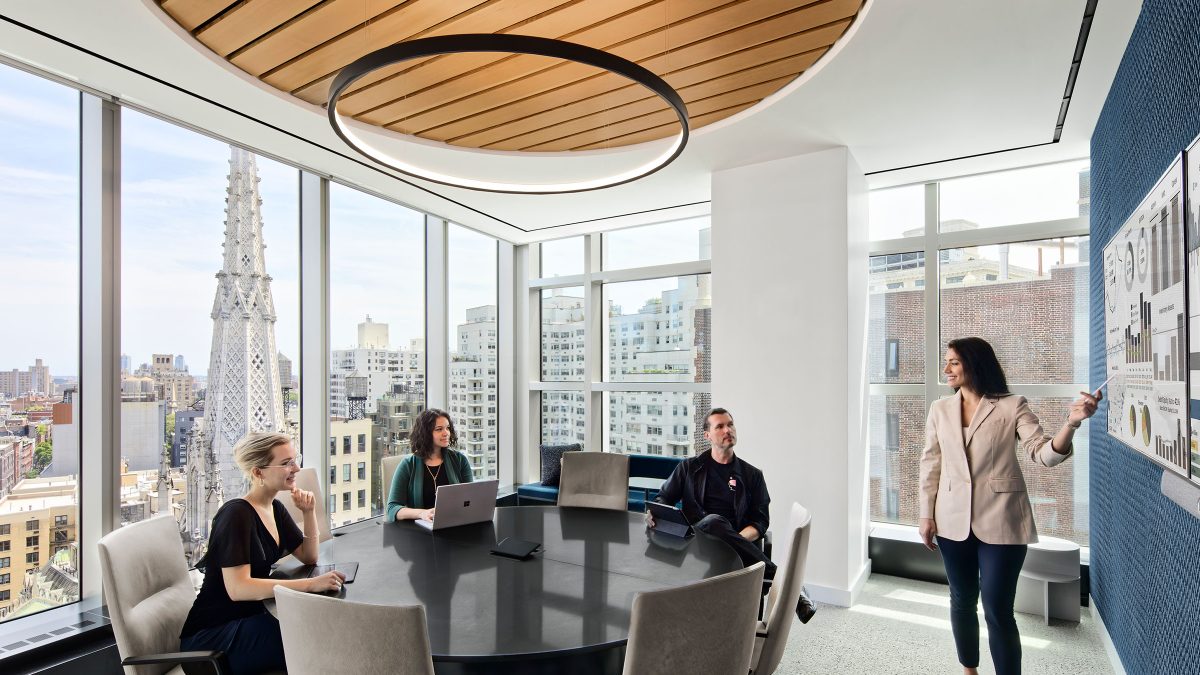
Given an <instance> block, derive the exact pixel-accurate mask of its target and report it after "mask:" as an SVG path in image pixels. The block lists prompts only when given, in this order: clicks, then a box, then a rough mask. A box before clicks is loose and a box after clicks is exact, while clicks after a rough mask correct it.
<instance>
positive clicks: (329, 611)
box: [275, 586, 433, 675]
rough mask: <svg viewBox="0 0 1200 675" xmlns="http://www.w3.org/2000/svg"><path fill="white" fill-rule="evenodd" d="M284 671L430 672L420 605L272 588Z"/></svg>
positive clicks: (381, 674) (296, 673) (417, 674)
mask: <svg viewBox="0 0 1200 675" xmlns="http://www.w3.org/2000/svg"><path fill="white" fill-rule="evenodd" d="M275 604H276V609H277V610H278V611H277V613H278V615H279V630H280V633H281V634H282V635H283V653H284V657H285V658H286V659H287V671H288V673H289V675H305V674H306V673H314V674H317V673H320V674H321V675H324V674H325V673H363V674H366V675H372V674H376V673H378V674H379V675H384V674H385V673H386V674H389V675H390V674H393V673H394V674H395V675H433V657H432V656H431V654H430V651H429V631H428V628H427V627H426V624H425V608H424V607H422V606H421V605H413V606H409V607H403V606H393V605H368V604H365V603H361V602H350V601H348V600H343V599H338V598H329V597H325V596H323V595H315V594H312V593H302V592H300V591H294V590H291V589H289V588H283V587H282V586H276V587H275Z"/></svg>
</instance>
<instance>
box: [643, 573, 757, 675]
mask: <svg viewBox="0 0 1200 675" xmlns="http://www.w3.org/2000/svg"><path fill="white" fill-rule="evenodd" d="M764 567H765V565H763V563H760V562H757V563H754V564H753V565H751V566H750V567H747V568H745V569H742V570H738V571H736V572H730V573H729V574H722V575H721V576H718V577H713V578H711V579H705V580H704V581H698V582H696V583H694V584H689V585H687V586H681V587H679V588H668V589H666V590H662V591H649V592H647V593H639V594H638V595H637V597H635V598H634V599H633V619H632V621H631V622H630V625H629V644H628V646H627V647H626V648H625V668H624V670H623V671H622V672H624V673H625V674H626V675H668V674H671V675H673V674H674V673H709V674H711V675H745V673H746V672H747V671H749V669H750V656H751V654H753V652H754V628H755V625H756V624H757V623H758V599H759V596H761V595H762V580H763V569H764ZM717 637H719V639H714V638H717Z"/></svg>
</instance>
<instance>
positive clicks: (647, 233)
mask: <svg viewBox="0 0 1200 675" xmlns="http://www.w3.org/2000/svg"><path fill="white" fill-rule="evenodd" d="M709 226H710V221H709V218H708V216H705V217H702V218H689V219H686V220H677V221H672V222H669V223H658V224H655V225H644V226H641V227H631V228H627V229H623V230H613V231H611V232H606V233H604V235H603V237H604V242H603V243H604V251H603V255H602V258H603V260H602V265H603V267H604V269H606V270H609V269H629V268H633V267H648V266H651V265H666V264H670V263H679V262H690V261H694V260H700V259H701V258H700V256H701V251H700V231H701V230H703V229H705V228H707V227H709ZM705 257H706V258H707V257H709V256H707V255H705ZM541 258H542V276H543V277H560V276H569V275H572V274H583V262H584V251H583V237H582V236H576V237H568V238H566V239H556V240H553V241H544V242H542V253H541ZM676 286H677V278H676V277H671V278H669V279H656V280H651V281H640V282H628V283H620V284H609V285H608V286H607V287H606V288H605V293H606V296H607V297H608V298H609V299H610V300H611V301H612V302H614V303H615V304H618V305H620V306H621V312H622V313H623V314H632V313H634V312H636V311H637V310H638V309H640V308H641V306H642V305H643V304H644V303H645V302H646V301H647V300H649V299H651V298H658V297H662V291H664V290H671V289H674V288H675V287H676ZM563 292H564V294H566V293H567V291H566V290H564V291H563ZM575 292H576V293H577V292H578V290H576V291H575Z"/></svg>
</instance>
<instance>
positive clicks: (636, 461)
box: [517, 455, 683, 512]
mask: <svg viewBox="0 0 1200 675" xmlns="http://www.w3.org/2000/svg"><path fill="white" fill-rule="evenodd" d="M682 461H683V458H682V457H663V456H661V455H630V456H629V475H630V476H633V477H640V478H661V479H663V480H666V479H667V478H668V477H669V476H670V475H671V472H672V471H674V470H675V467H677V466H679V463H680V462H682ZM657 496H658V490H642V489H640V488H630V490H629V506H628V508H629V510H630V511H638V512H643V511H645V510H646V498H647V497H649V498H650V499H654V498H655V497H657ZM517 503H518V504H557V503H558V487H557V486H551V485H542V484H541V483H528V484H526V485H521V486H518V487H517Z"/></svg>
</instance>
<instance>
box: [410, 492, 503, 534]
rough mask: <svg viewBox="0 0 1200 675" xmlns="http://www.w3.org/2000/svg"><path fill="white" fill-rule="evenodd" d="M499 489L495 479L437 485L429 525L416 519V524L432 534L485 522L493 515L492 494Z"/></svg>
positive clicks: (494, 510)
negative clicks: (432, 513) (431, 520)
mask: <svg viewBox="0 0 1200 675" xmlns="http://www.w3.org/2000/svg"><path fill="white" fill-rule="evenodd" d="M499 489H500V481H498V480H481V481H478V482H475V483H455V484H454V485H439V486H438V488H437V496H436V497H435V498H434V500H433V510H434V516H433V522H429V521H428V520H420V519H418V520H417V524H418V525H420V526H421V527H423V528H425V529H427V530H430V531H433V530H444V529H446V528H448V527H458V526H459V525H470V524H471V523H484V522H487V521H489V520H491V519H492V516H493V515H494V514H495V513H496V492H497V491H498V490H499Z"/></svg>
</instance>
